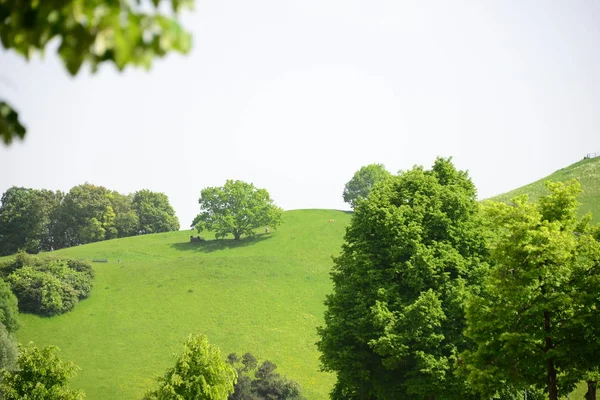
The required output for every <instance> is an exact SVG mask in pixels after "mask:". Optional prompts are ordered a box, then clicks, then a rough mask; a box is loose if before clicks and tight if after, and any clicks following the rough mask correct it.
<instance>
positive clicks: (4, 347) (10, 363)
mask: <svg viewBox="0 0 600 400" xmlns="http://www.w3.org/2000/svg"><path fill="white" fill-rule="evenodd" d="M17 354H18V351H17V343H16V342H15V339H14V338H13V337H12V335H11V334H10V333H9V332H8V330H7V329H6V328H5V327H4V325H2V324H0V369H7V370H9V371H12V370H13V369H15V364H16V362H17Z"/></svg>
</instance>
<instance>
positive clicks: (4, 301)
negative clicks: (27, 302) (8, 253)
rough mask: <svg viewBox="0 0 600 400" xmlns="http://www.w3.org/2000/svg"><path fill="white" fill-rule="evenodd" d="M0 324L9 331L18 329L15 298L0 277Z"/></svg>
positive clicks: (17, 309)
mask: <svg viewBox="0 0 600 400" xmlns="http://www.w3.org/2000/svg"><path fill="white" fill-rule="evenodd" d="M0 324H2V326H3V327H4V329H6V330H7V331H8V332H9V333H14V332H16V331H17V329H19V326H20V323H19V308H18V302H17V298H16V297H15V295H14V294H13V292H12V291H11V290H10V285H9V284H8V283H7V282H5V281H4V280H2V279H0Z"/></svg>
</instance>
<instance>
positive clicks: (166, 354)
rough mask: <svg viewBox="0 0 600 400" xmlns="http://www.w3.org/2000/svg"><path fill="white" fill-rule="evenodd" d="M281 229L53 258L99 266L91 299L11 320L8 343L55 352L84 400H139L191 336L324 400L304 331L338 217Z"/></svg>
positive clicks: (140, 240)
mask: <svg viewBox="0 0 600 400" xmlns="http://www.w3.org/2000/svg"><path fill="white" fill-rule="evenodd" d="M330 219H334V220H335V222H333V223H330V222H329V220H330ZM284 220H285V223H284V224H283V225H282V226H281V227H280V228H279V230H278V231H275V232H272V233H270V234H268V235H267V234H264V233H261V234H259V235H258V236H257V237H255V238H251V239H245V240H242V241H240V242H234V241H233V240H221V241H214V240H210V241H208V242H204V243H189V235H190V234H191V233H192V232H191V231H181V232H170V233H164V234H154V235H145V236H137V237H131V238H124V239H118V240H109V241H104V242H98V243H93V244H89V245H85V246H79V247H74V248H69V249H63V250H59V251H55V252H53V253H52V254H56V255H59V254H60V255H63V256H69V257H73V258H85V259H88V260H89V259H96V258H107V259H108V260H109V262H108V263H95V264H94V269H95V271H96V279H95V286H94V289H93V291H92V294H91V296H90V298H89V299H87V300H84V301H82V302H80V303H79V304H78V305H77V306H76V307H75V309H74V310H73V311H71V312H69V313H67V314H65V315H61V316H57V317H52V318H40V317H37V316H34V315H22V318H21V319H22V324H23V326H22V328H21V329H20V330H19V332H18V339H19V341H21V342H28V341H30V340H31V341H34V342H35V343H36V344H37V345H46V344H55V345H57V346H59V347H60V348H61V350H62V351H61V354H60V355H61V357H62V358H63V359H65V360H72V361H74V362H75V363H76V364H77V365H78V366H80V367H81V371H80V372H79V374H78V376H77V377H76V378H75V379H74V380H73V386H75V387H77V388H81V389H83V390H84V391H85V392H86V393H87V398H89V399H114V400H117V399H136V398H141V396H142V395H143V393H144V392H145V390H147V389H149V388H151V387H153V386H154V385H155V378H156V377H157V376H158V375H160V374H162V372H163V371H164V370H165V368H166V367H168V366H170V365H172V363H173V358H172V354H173V353H174V352H177V351H178V350H179V349H180V347H181V346H182V343H183V341H184V340H185V338H186V336H187V335H188V334H189V333H198V332H199V333H204V334H206V335H208V338H209V341H210V342H211V343H214V344H216V345H218V346H219V347H220V348H221V351H222V356H223V357H225V356H226V355H227V354H228V353H230V352H234V351H235V352H237V353H242V354H243V353H244V352H247V351H249V352H251V353H253V354H254V355H256V356H257V357H259V358H260V359H269V360H272V361H273V362H275V363H276V364H277V365H278V371H280V373H282V374H284V375H287V376H288V377H289V378H290V379H293V380H296V381H297V382H299V383H300V385H301V386H302V388H303V392H304V394H305V395H306V397H307V398H309V399H325V398H327V396H328V392H329V391H330V389H331V387H332V385H333V382H334V377H333V376H332V375H331V374H327V373H323V372H319V362H318V357H319V353H318V351H317V349H316V347H315V342H316V341H317V335H316V329H315V328H316V327H317V326H318V325H321V324H322V323H323V311H324V309H325V306H324V305H323V301H324V300H325V296H326V294H328V293H330V292H331V287H332V286H331V282H330V279H329V271H330V269H331V266H332V260H331V256H332V255H337V254H338V253H339V251H340V249H341V244H342V241H343V235H344V231H345V226H346V225H347V224H348V223H349V221H350V214H349V213H345V212H342V211H332V210H297V211H288V212H285V214H284ZM203 236H205V235H203ZM119 259H120V262H118V260H119Z"/></svg>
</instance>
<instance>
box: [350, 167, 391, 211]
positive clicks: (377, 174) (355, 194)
mask: <svg viewBox="0 0 600 400" xmlns="http://www.w3.org/2000/svg"><path fill="white" fill-rule="evenodd" d="M390 176H392V175H391V174H390V173H389V172H388V171H387V170H386V169H385V166H384V165H383V164H369V165H366V166H364V167H361V169H359V170H358V171H356V172H355V173H354V176H353V177H352V179H350V180H349V181H348V182H347V183H346V186H344V193H343V197H344V201H345V202H346V203H348V204H350V206H351V207H352V208H354V207H355V206H356V203H357V202H358V201H359V200H361V199H366V198H367V196H368V195H369V193H371V190H372V189H373V186H375V184H376V183H377V182H380V181H382V180H384V179H387V178H389V177H390Z"/></svg>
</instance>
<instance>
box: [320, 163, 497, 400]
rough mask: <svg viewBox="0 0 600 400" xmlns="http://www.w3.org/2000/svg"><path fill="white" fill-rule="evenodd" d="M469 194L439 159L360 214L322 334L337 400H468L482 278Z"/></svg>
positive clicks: (336, 273) (403, 177)
mask: <svg viewBox="0 0 600 400" xmlns="http://www.w3.org/2000/svg"><path fill="white" fill-rule="evenodd" d="M479 226H480V220H479V214H478V203H477V201H476V193H475V187H474V185H473V183H472V182H471V180H470V178H469V177H468V175H467V173H466V172H462V171H458V170H456V169H455V167H454V166H453V164H452V162H451V161H450V160H449V159H442V158H439V159H437V160H436V161H435V163H434V165H433V167H432V169H431V170H425V169H423V168H422V167H415V168H413V169H412V170H410V171H406V172H402V173H400V174H399V175H398V176H393V177H391V178H390V179H386V180H384V181H382V183H381V184H379V185H376V186H375V188H374V189H373V191H372V193H371V194H370V195H369V197H368V198H367V199H366V200H365V201H360V202H359V203H358V204H357V207H356V209H355V213H354V215H353V217H352V220H351V224H350V226H349V228H348V229H347V232H346V236H345V243H344V245H343V248H342V253H341V255H340V256H339V257H337V258H336V259H335V261H334V267H333V270H332V272H331V277H332V280H333V293H332V294H331V295H329V296H328V297H327V300H326V302H325V304H326V306H327V309H326V311H325V326H323V327H321V328H319V329H318V333H319V336H320V341H319V342H318V343H317V346H318V348H319V350H320V351H321V353H322V355H321V362H322V367H323V369H324V370H326V371H332V372H335V373H336V376H337V382H336V384H335V387H334V389H333V391H332V393H331V395H332V398H333V399H402V398H413V399H418V398H420V399H469V398H472V396H473V393H472V391H471V390H470V389H469V388H468V387H467V385H466V383H465V382H464V379H462V378H461V377H457V375H456V373H455V372H456V371H455V365H456V360H457V355H458V354H459V352H460V351H463V350H465V349H466V348H467V347H468V346H469V342H468V341H467V339H466V338H465V337H464V335H463V333H462V331H463V328H464V326H465V324H466V321H465V312H464V308H463V302H464V298H465V296H466V295H467V293H468V290H469V289H470V288H472V287H475V286H476V285H477V284H478V283H479V282H480V281H481V279H482V275H483V273H484V272H485V269H486V264H485V263H484V260H485V254H486V249H485V240H484V237H483V235H482V233H481V232H480V229H479Z"/></svg>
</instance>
